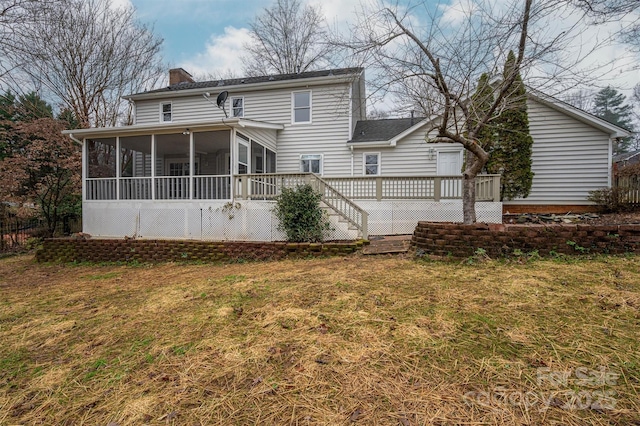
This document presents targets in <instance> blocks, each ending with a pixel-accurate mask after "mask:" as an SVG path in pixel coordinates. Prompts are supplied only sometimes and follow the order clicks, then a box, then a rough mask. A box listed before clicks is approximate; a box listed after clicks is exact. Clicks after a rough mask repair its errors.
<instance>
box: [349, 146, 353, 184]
mask: <svg viewBox="0 0 640 426" xmlns="http://www.w3.org/2000/svg"><path fill="white" fill-rule="evenodd" d="M349 149H350V151H351V177H353V145H351V146H350V147H349Z"/></svg>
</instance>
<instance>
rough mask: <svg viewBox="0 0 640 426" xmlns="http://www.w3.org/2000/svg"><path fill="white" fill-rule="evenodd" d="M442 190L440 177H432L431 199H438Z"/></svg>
mask: <svg viewBox="0 0 640 426" xmlns="http://www.w3.org/2000/svg"><path fill="white" fill-rule="evenodd" d="M441 192H442V178H440V177H434V178H433V201H440V197H441Z"/></svg>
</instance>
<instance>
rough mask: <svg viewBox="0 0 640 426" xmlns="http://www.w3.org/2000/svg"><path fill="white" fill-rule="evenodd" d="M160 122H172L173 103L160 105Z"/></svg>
mask: <svg viewBox="0 0 640 426" xmlns="http://www.w3.org/2000/svg"><path fill="white" fill-rule="evenodd" d="M160 121H163V122H170V121H171V102H165V103H162V104H160Z"/></svg>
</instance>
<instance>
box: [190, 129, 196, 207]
mask: <svg viewBox="0 0 640 426" xmlns="http://www.w3.org/2000/svg"><path fill="white" fill-rule="evenodd" d="M195 157H196V156H195V142H194V137H193V132H189V199H190V200H193V193H194V191H195V188H194V187H193V181H194V179H193V175H194V174H195V173H196V168H195Z"/></svg>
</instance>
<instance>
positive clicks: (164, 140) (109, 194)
mask: <svg viewBox="0 0 640 426" xmlns="http://www.w3.org/2000/svg"><path fill="white" fill-rule="evenodd" d="M132 127H134V126H130V127H128V128H112V129H111V132H110V133H111V134H109V132H108V131H105V130H107V129H93V130H96V131H95V132H93V134H91V133H92V132H91V130H92V129H86V130H80V131H75V132H69V133H71V134H72V137H75V138H77V137H78V136H82V133H85V134H87V136H88V137H85V138H83V139H84V141H83V200H84V201H89V202H90V201H106V200H121V201H126V200H131V201H141V200H181V201H186V200H229V199H231V198H232V197H233V194H232V191H233V185H232V183H233V179H232V176H233V175H244V174H262V173H275V172H276V150H275V143H269V141H263V140H260V139H259V138H255V137H253V135H252V133H253V132H252V129H251V127H250V126H247V125H246V123H245V125H244V127H242V128H241V130H238V129H236V128H234V127H230V126H227V125H225V126H224V127H225V128H217V129H216V128H215V126H210V127H211V128H204V129H191V128H189V127H185V126H182V127H181V128H178V129H175V130H174V131H173V132H172V131H170V130H169V129H167V128H158V129H150V130H151V131H149V132H142V131H139V132H135V134H131V133H132V131H131V130H132ZM219 127H222V126H219ZM120 129H122V130H120ZM153 130H155V131H153ZM271 130H272V132H273V133H274V137H273V140H275V131H276V129H271ZM118 133H121V135H120V134H118ZM264 133H265V132H264V131H263V132H261V134H264ZM74 134H76V135H77V136H73V135H74Z"/></svg>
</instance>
